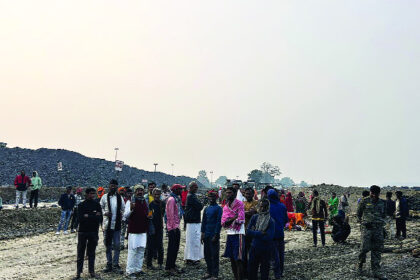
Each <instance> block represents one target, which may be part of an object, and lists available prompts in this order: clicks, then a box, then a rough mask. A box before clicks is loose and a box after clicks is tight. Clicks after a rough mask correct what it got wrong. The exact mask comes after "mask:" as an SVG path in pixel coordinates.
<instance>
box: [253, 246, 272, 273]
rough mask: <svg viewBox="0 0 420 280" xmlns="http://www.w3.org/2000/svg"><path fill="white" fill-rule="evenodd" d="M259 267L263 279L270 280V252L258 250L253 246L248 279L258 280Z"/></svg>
mask: <svg viewBox="0 0 420 280" xmlns="http://www.w3.org/2000/svg"><path fill="white" fill-rule="evenodd" d="M258 269H259V270H260V275H261V278H260V279H261V280H268V275H269V273H270V254H267V251H265V250H263V249H259V250H257V249H256V248H255V247H251V248H250V250H249V259H248V280H258Z"/></svg>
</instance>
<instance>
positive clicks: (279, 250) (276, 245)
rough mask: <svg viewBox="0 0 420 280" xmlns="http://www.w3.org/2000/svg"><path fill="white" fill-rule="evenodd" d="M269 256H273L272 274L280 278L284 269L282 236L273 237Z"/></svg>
mask: <svg viewBox="0 0 420 280" xmlns="http://www.w3.org/2000/svg"><path fill="white" fill-rule="evenodd" d="M271 256H272V257H273V258H274V267H273V270H274V276H275V277H276V278H280V277H282V275H283V271H284V236H283V237H281V238H280V239H274V242H273V246H272V251H271Z"/></svg>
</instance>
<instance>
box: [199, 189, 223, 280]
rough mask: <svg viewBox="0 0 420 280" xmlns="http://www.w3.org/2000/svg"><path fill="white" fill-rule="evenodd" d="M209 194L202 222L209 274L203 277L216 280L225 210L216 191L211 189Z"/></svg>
mask: <svg viewBox="0 0 420 280" xmlns="http://www.w3.org/2000/svg"><path fill="white" fill-rule="evenodd" d="M207 196H208V198H209V200H210V205H209V206H207V207H206V208H205V209H204V211H203V221H202V223H201V243H202V244H204V259H205V260H206V265H207V274H206V275H205V276H204V277H203V278H202V279H210V278H211V280H216V279H217V278H218V277H219V254H220V229H221V227H222V226H221V221H222V213H223V210H222V207H220V206H219V205H217V198H218V195H217V192H216V191H209V192H208V194H207Z"/></svg>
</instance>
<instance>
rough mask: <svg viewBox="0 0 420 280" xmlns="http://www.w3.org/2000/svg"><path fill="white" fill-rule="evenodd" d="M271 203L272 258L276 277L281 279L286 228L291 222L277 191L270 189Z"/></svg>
mask: <svg viewBox="0 0 420 280" xmlns="http://www.w3.org/2000/svg"><path fill="white" fill-rule="evenodd" d="M267 196H268V200H269V201H270V216H271V218H272V219H273V220H274V228H275V230H274V238H273V245H274V246H272V247H271V248H272V251H271V257H272V259H274V267H273V270H274V277H275V279H280V278H281V277H283V271H284V226H285V225H286V222H287V221H288V220H289V218H288V217H287V210H286V206H285V205H284V204H283V203H281V202H280V200H279V195H278V193H277V191H276V190H274V189H270V190H269V191H268V193H267Z"/></svg>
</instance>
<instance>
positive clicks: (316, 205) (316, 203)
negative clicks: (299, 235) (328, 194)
mask: <svg viewBox="0 0 420 280" xmlns="http://www.w3.org/2000/svg"><path fill="white" fill-rule="evenodd" d="M320 209H321V199H320V198H319V196H316V197H314V198H313V199H312V205H311V212H312V213H313V214H314V213H318V211H319V210H320Z"/></svg>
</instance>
